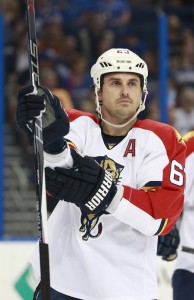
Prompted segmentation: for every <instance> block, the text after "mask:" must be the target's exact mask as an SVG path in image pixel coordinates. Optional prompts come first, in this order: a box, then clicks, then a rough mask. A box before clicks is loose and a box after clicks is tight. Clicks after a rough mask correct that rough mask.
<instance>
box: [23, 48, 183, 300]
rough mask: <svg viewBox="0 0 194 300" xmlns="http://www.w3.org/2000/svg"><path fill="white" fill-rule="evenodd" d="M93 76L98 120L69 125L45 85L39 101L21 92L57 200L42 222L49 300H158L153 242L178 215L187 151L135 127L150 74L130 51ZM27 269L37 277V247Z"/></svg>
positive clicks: (171, 136) (26, 125)
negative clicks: (35, 122)
mask: <svg viewBox="0 0 194 300" xmlns="http://www.w3.org/2000/svg"><path fill="white" fill-rule="evenodd" d="M91 76H92V78H93V81H94V86H95V96H96V106H97V113H98V118H96V117H95V116H93V115H91V114H89V113H84V112H80V111H76V110H67V115H68V118H67V116H66V115H65V114H64V111H63V110H62V108H61V110H60V105H59V103H58V101H57V99H56V97H55V96H53V95H51V94H50V93H49V92H48V91H47V90H46V89H45V88H43V87H40V88H39V91H41V92H42V91H43V90H44V91H45V94H44V95H43V96H39V95H31V94H30V93H31V92H32V90H33V89H32V87H31V86H27V87H24V88H22V89H21V90H20V91H19V94H18V107H17V122H18V124H19V125H20V127H21V128H22V129H23V130H24V131H25V132H27V133H28V135H29V137H31V135H32V129H31V128H30V127H31V124H30V122H29V121H31V120H32V119H33V118H34V117H36V116H38V115H39V114H40V113H42V114H43V115H42V116H43V137H44V149H45V155H44V158H45V167H46V170H45V171H46V183H47V193H48V195H49V196H50V197H49V199H48V201H51V200H52V201H58V200H61V201H59V203H58V204H57V206H56V208H55V209H54V211H53V212H52V214H51V216H50V218H49V221H48V223H49V229H48V230H49V253H50V273H51V287H52V296H53V298H52V299H57V300H59V299H60V300H67V299H82V300H98V299H99V300H153V299H157V276H156V249H157V240H158V235H164V234H166V233H168V232H169V231H170V230H171V229H172V227H173V226H174V224H175V223H176V221H177V219H178V217H179V215H180V214H181V211H182V206H183V190H184V163H185V152H186V147H185V144H184V142H183V141H182V138H181V137H180V135H179V134H178V132H177V131H176V130H175V129H174V128H173V127H171V126H169V125H166V124H162V123H159V122H155V121H152V120H138V119H137V116H138V114H139V113H140V112H141V111H142V110H143V109H144V108H145V101H146V96H147V93H148V92H147V76H148V70H147V65H146V63H145V62H144V61H143V60H142V59H141V58H140V57H139V56H137V55H136V54H135V53H133V52H131V51H130V50H128V49H110V50H108V51H106V52H105V53H103V54H102V55H101V56H100V57H99V58H98V60H97V61H96V63H95V64H94V66H93V67H92V69H91ZM48 111H49V112H51V111H53V112H54V113H53V114H52V113H51V114H49V113H48ZM51 115H52V118H51ZM53 116H54V117H53ZM68 120H69V122H70V130H69V127H68V125H69V123H68ZM63 122H64V124H65V126H64V125H63V127H62V125H60V124H62V123H63ZM68 130H69V132H68ZM63 135H64V136H65V137H63ZM32 264H33V268H34V272H35V274H36V276H37V278H40V270H39V253H38V246H37V247H36V248H35V250H34V253H33V257H32ZM36 299H38V300H40V299H41V292H40V293H39V294H38V296H37V298H36Z"/></svg>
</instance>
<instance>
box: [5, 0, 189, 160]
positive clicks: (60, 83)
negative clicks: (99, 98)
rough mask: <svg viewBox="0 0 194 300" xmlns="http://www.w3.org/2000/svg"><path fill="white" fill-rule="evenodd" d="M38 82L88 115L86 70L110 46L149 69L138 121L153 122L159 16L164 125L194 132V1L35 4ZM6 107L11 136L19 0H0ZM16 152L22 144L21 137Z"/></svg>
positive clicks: (56, 0) (20, 69)
mask: <svg viewBox="0 0 194 300" xmlns="http://www.w3.org/2000/svg"><path fill="white" fill-rule="evenodd" d="M35 6H36V26H37V28H36V30H37V42H38V51H39V67H40V82H41V84H42V85H46V86H47V87H48V88H49V89H50V90H51V91H52V92H53V93H54V94H56V95H57V96H58V97H59V98H60V100H61V102H62V104H63V105H64V107H65V108H70V107H72V108H76V109H80V110H84V111H89V112H93V113H95V104H94V99H93V91H92V81H91V78H90V74H89V71H90V68H91V65H92V64H93V63H94V61H95V60H96V58H97V57H98V56H99V55H100V54H101V53H102V52H104V51H106V50H108V49H109V48H112V47H124V48H125V47H126V48H129V49H131V50H132V51H134V52H136V53H137V54H138V55H140V56H141V57H142V58H143V59H144V60H145V61H146V62H147V64H148V68H149V80H148V91H149V95H148V100H147V108H146V110H145V112H144V113H143V117H146V118H147V117H148V118H151V119H155V120H160V107H159V99H158V97H159V91H158V88H159V87H158V80H159V76H158V65H159V64H158V53H159V48H158V47H159V44H158V34H159V33H158V26H159V25H158V16H159V14H160V13H161V12H162V11H163V12H165V13H166V15H167V18H168V98H167V105H168V122H169V124H171V125H173V126H174V127H175V128H176V129H177V130H178V131H179V132H180V133H181V134H185V133H186V132H187V131H189V130H191V129H194V1H192V0H190V1H189V0H184V1H183V0H182V1H181V0H166V1H165V0H164V1H153V0H98V1H91V0H71V1H68V0H35ZM4 12H5V13H4V20H5V51H4V53H5V66H6V70H5V71H6V74H5V103H6V116H7V122H8V123H9V124H10V126H12V127H13V130H15V131H16V126H15V113H16V96H17V91H18V88H19V87H20V86H22V85H25V84H27V83H28V82H29V66H28V51H27V28H26V16H25V1H16V0H6V1H5V3H4ZM20 143H21V145H22V147H23V149H27V148H26V147H27V146H26V141H25V139H23V138H21V137H20ZM24 152H25V153H24V155H25V156H28V151H25V150H24Z"/></svg>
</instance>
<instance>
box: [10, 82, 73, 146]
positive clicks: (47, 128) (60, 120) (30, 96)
mask: <svg viewBox="0 0 194 300" xmlns="http://www.w3.org/2000/svg"><path fill="white" fill-rule="evenodd" d="M33 91H34V87H33V86H32V85H28V86H24V87H22V88H21V89H20V90H19V92H18V98H17V100H18V102H17V114H16V120H17V124H18V125H19V126H20V128H21V129H22V130H23V131H24V132H25V133H27V135H28V138H29V141H30V143H31V144H32V141H33V132H34V128H33V122H32V121H33V120H34V118H36V117H40V116H41V115H42V129H43V143H44V149H45V148H47V146H48V145H49V144H51V143H52V142H53V141H55V140H58V139H61V138H62V137H63V136H65V135H66V134H67V133H68V132H69V119H68V116H67V114H66V112H65V110H64V109H63V107H62V105H61V103H60V101H59V100H58V98H57V97H56V96H54V95H52V93H51V92H50V91H49V90H48V89H47V88H46V87H43V86H39V87H38V90H37V94H34V93H33Z"/></svg>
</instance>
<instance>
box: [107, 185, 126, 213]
mask: <svg viewBox="0 0 194 300" xmlns="http://www.w3.org/2000/svg"><path fill="white" fill-rule="evenodd" d="M123 192H124V187H123V186H122V185H117V191H116V194H115V196H114V198H113V199H112V201H111V203H110V204H109V206H108V207H107V208H106V211H107V212H108V213H110V214H112V213H113V212H114V211H115V210H116V209H117V206H118V205H119V203H120V201H121V199H122V197H123Z"/></svg>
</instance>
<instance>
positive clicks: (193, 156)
mask: <svg viewBox="0 0 194 300" xmlns="http://www.w3.org/2000/svg"><path fill="white" fill-rule="evenodd" d="M183 138H184V140H185V142H186V145H187V152H186V166H185V172H186V187H185V203H184V210H183V214H182V216H181V220H180V245H181V247H180V251H179V252H178V257H177V261H176V265H175V272H174V274H173V278H172V285H173V300H182V299H189V300H193V299H194V263H193V262H194V238H193V231H194V173H193V166H194V131H191V132H189V133H188V134H186V135H185V136H184V137H183Z"/></svg>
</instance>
